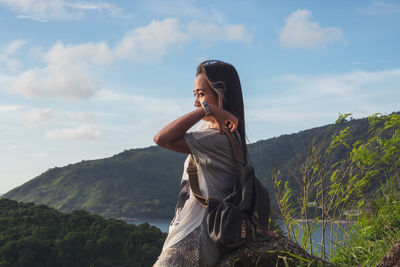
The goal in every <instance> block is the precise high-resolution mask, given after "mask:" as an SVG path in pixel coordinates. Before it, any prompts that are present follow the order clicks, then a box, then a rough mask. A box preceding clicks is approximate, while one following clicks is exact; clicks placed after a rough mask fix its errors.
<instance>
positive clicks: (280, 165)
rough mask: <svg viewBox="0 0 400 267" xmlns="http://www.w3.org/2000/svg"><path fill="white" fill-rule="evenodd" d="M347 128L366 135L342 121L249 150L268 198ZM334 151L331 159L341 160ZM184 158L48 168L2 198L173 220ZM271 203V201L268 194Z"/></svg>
mask: <svg viewBox="0 0 400 267" xmlns="http://www.w3.org/2000/svg"><path fill="white" fill-rule="evenodd" d="M347 126H349V127H350V132H351V133H352V135H353V136H354V140H356V139H360V138H363V137H364V136H365V135H366V133H367V128H368V121H367V119H360V120H350V121H344V122H342V123H340V124H331V125H326V126H322V127H318V128H313V129H310V130H306V131H301V132H299V133H296V134H290V135H282V136H280V137H275V138H271V139H267V140H262V141H258V142H256V143H253V144H250V145H248V150H249V158H250V162H251V163H252V164H253V165H254V167H255V170H256V174H257V176H258V177H259V178H260V179H261V180H262V181H263V183H264V184H265V185H266V187H267V188H268V189H269V191H270V194H271V193H272V189H271V188H272V186H271V181H270V178H271V176H272V173H273V172H274V171H277V170H280V173H281V175H280V177H282V179H287V178H288V177H289V176H290V175H289V173H291V174H296V172H298V168H299V166H301V164H302V162H303V161H304V159H305V158H306V155H307V153H308V150H309V149H310V148H311V146H312V144H315V143H319V144H321V143H325V144H328V143H329V137H330V136H332V134H333V133H337V132H338V131H340V130H342V129H344V128H345V127H347ZM344 156H345V154H344V150H340V149H338V150H337V151H336V154H335V157H337V158H341V157H344ZM184 159H185V155H183V154H179V153H174V152H170V151H167V150H165V149H161V148H158V147H154V146H153V147H148V148H143V149H131V150H126V151H124V152H122V153H120V154H117V155H115V156H113V157H110V158H105V159H99V160H91V161H82V162H79V163H76V164H70V165H68V166H65V167H62V168H52V169H49V170H48V171H46V172H44V173H43V174H41V175H39V176H38V177H36V178H34V179H32V180H30V181H29V182H27V183H25V184H23V185H21V186H19V187H17V188H15V189H13V190H11V191H10V192H8V193H7V194H5V195H3V196H2V197H4V198H10V199H14V200H18V201H24V202H35V203H38V204H46V205H48V206H51V207H54V208H56V209H59V210H61V211H72V210H76V209H85V210H88V211H90V212H92V213H96V214H100V215H102V216H105V217H114V218H119V217H130V218H139V217H140V218H149V217H150V218H167V219H168V218H171V217H172V216H173V212H174V207H175V204H176V200H177V194H178V188H179V182H180V179H181V175H182V170H183V167H182V165H183V161H184ZM271 198H273V196H272V194H271Z"/></svg>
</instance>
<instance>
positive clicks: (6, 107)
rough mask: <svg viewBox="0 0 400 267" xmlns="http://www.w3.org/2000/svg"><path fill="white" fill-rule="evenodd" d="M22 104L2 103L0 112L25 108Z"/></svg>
mask: <svg viewBox="0 0 400 267" xmlns="http://www.w3.org/2000/svg"><path fill="white" fill-rule="evenodd" d="M24 108H25V107H24V106H21V105H0V112H10V111H17V110H21V109H24Z"/></svg>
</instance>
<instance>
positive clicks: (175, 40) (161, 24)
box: [115, 18, 190, 61]
mask: <svg viewBox="0 0 400 267" xmlns="http://www.w3.org/2000/svg"><path fill="white" fill-rule="evenodd" d="M189 40H190V38H189V36H188V35H187V34H185V33H184V32H182V29H181V25H180V24H179V22H178V20H177V19H173V18H168V19H164V20H162V21H155V20H153V21H151V22H150V24H149V25H147V26H145V27H139V28H136V29H134V30H132V31H131V32H129V33H127V34H126V35H125V37H124V38H123V39H122V41H121V42H120V43H119V44H118V45H117V47H116V49H115V54H116V56H117V58H118V59H125V58H129V59H133V60H138V61H147V60H153V59H157V58H160V57H161V56H163V55H165V53H166V51H167V49H168V48H169V47H170V46H172V45H176V44H180V43H184V42H187V41H189Z"/></svg>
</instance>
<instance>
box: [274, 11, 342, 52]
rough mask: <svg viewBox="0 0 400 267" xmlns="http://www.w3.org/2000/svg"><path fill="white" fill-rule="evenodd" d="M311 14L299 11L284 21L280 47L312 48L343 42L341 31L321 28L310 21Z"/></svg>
mask: <svg viewBox="0 0 400 267" xmlns="http://www.w3.org/2000/svg"><path fill="white" fill-rule="evenodd" d="M310 17H311V12H310V11H308V10H305V9H299V10H297V11H294V12H292V13H290V15H289V17H288V18H287V19H286V20H285V22H286V23H285V26H284V27H283V29H282V31H281V33H280V36H279V40H280V43H281V46H282V47H288V48H307V49H309V48H314V47H318V46H323V45H326V44H328V43H334V42H344V41H345V40H344V38H343V34H342V31H341V30H340V29H338V28H335V27H321V26H319V24H318V23H317V22H315V21H310Z"/></svg>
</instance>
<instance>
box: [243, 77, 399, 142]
mask: <svg viewBox="0 0 400 267" xmlns="http://www.w3.org/2000/svg"><path fill="white" fill-rule="evenodd" d="M399 84H400V69H392V70H384V71H377V72H367V71H353V72H348V73H339V74H338V73H331V74H324V75H284V76H281V77H279V78H276V79H271V80H270V81H269V84H267V85H266V86H265V87H268V88H276V91H275V92H270V91H269V92H268V95H257V97H247V98H245V102H246V103H245V107H246V119H247V121H246V123H247V128H248V129H250V131H249V132H248V136H249V138H250V140H251V141H256V140H260V139H265V138H268V137H273V136H279V135H281V134H283V133H293V132H297V131H299V130H305V129H309V128H312V127H318V126H321V125H326V124H330V123H334V122H335V120H336V119H337V116H338V114H339V113H341V114H344V113H352V114H353V117H355V118H361V117H366V116H369V115H372V114H374V113H377V112H380V113H391V112H394V111H400V103H399V101H398V99H400V90H399V89H398V85H399Z"/></svg>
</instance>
